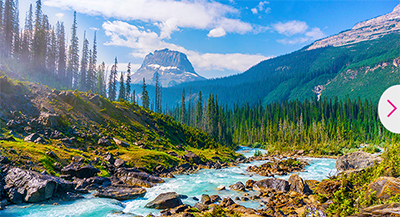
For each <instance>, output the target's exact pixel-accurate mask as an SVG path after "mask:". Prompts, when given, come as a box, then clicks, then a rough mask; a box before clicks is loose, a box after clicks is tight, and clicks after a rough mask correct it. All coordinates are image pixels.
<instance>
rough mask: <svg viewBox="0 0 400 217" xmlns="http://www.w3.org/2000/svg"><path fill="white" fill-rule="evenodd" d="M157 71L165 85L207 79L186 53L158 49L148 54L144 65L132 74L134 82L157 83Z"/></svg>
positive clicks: (169, 85) (170, 85)
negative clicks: (198, 71)
mask: <svg viewBox="0 0 400 217" xmlns="http://www.w3.org/2000/svg"><path fill="white" fill-rule="evenodd" d="M156 72H158V74H159V81H160V83H161V84H162V86H163V87H172V86H174V85H177V84H180V83H183V82H189V81H201V80H205V78H204V77H202V76H200V75H198V74H197V73H196V72H195V71H194V68H193V66H192V64H191V63H190V61H189V60H188V58H187V56H186V55H185V54H184V53H181V52H178V51H172V50H168V49H164V50H156V51H154V54H153V53H150V54H148V55H147V56H146V57H145V59H144V61H143V63H142V66H141V67H140V68H139V69H138V71H137V72H136V73H134V74H133V75H132V83H136V84H139V83H142V82H143V78H145V79H146V83H148V84H152V85H155V83H156Z"/></svg>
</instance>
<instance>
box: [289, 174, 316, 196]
mask: <svg viewBox="0 0 400 217" xmlns="http://www.w3.org/2000/svg"><path fill="white" fill-rule="evenodd" d="M288 182H289V185H290V190H291V191H295V192H297V193H299V194H307V195H308V194H312V191H311V189H310V187H309V186H308V184H307V183H306V182H305V181H304V180H303V179H302V178H301V177H300V176H299V175H297V174H292V175H291V176H290V177H289V180H288Z"/></svg>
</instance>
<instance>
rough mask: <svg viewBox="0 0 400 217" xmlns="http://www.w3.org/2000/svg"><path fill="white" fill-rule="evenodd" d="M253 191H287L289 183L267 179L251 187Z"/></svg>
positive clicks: (276, 179)
mask: <svg viewBox="0 0 400 217" xmlns="http://www.w3.org/2000/svg"><path fill="white" fill-rule="evenodd" d="M253 189H254V190H256V191H265V190H268V189H275V190H277V191H283V192H286V191H289V189H290V185H289V182H288V181H286V180H283V179H278V178H268V179H263V180H260V181H257V182H255V183H254V185H253Z"/></svg>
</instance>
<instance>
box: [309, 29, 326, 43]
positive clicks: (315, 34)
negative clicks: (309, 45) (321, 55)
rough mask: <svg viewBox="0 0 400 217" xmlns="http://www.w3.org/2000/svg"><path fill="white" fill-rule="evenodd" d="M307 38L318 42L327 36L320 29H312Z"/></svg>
mask: <svg viewBox="0 0 400 217" xmlns="http://www.w3.org/2000/svg"><path fill="white" fill-rule="evenodd" d="M306 36H308V37H310V38H311V39H312V40H314V41H315V40H318V39H321V38H323V37H325V36H326V35H325V34H324V33H323V32H322V31H321V29H320V28H317V27H315V28H312V29H311V31H308V32H306Z"/></svg>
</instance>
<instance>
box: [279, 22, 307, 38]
mask: <svg viewBox="0 0 400 217" xmlns="http://www.w3.org/2000/svg"><path fill="white" fill-rule="evenodd" d="M272 27H273V28H274V29H275V30H276V31H277V32H278V33H279V34H283V35H286V36H291V35H295V34H300V33H304V32H306V30H307V29H308V25H307V23H306V22H303V21H298V20H292V21H288V22H286V23H282V22H279V23H276V24H274V25H272Z"/></svg>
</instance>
